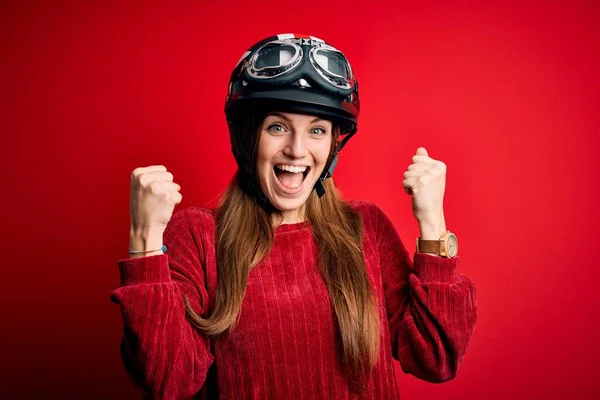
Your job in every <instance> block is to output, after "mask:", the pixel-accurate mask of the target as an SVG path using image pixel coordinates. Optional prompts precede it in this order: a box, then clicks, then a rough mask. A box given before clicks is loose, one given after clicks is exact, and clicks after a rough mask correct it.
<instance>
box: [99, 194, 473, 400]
mask: <svg viewBox="0 0 600 400" xmlns="http://www.w3.org/2000/svg"><path fill="white" fill-rule="evenodd" d="M351 205H352V207H353V208H355V209H356V210H358V211H359V212H360V213H361V215H362V217H363V231H364V240H363V254H364V257H365V262H366V268H367V274H368V277H369V279H370V281H371V283H372V284H373V286H374V288H375V291H376V294H377V298H378V300H379V311H380V317H381V344H382V345H381V350H380V355H379V362H378V364H377V366H376V368H375V369H374V371H373V373H372V375H371V378H370V380H369V383H368V388H367V390H366V392H365V393H364V394H363V396H362V397H358V396H356V395H355V394H353V393H352V391H351V390H350V388H349V386H348V384H347V382H346V378H345V375H344V374H343V372H342V369H341V366H340V361H339V354H338V353H339V349H338V345H337V343H339V339H338V334H337V332H336V328H335V321H334V317H335V314H334V313H333V308H332V306H331V303H330V300H329V295H328V292H327V288H326V286H325V283H324V281H323V280H322V278H321V276H320V274H319V272H318V267H317V265H318V264H317V257H318V252H317V250H318V249H317V244H316V242H315V240H314V238H313V236H312V226H311V225H310V223H308V222H300V223H295V224H285V225H280V226H279V227H277V228H276V229H275V239H274V245H273V248H272V250H271V252H270V254H269V256H268V258H266V259H265V260H263V261H262V262H261V263H260V264H259V265H257V266H256V267H255V268H254V269H252V270H251V271H250V273H249V276H248V286H247V291H246V295H245V297H244V300H243V303H242V311H241V315H240V320H239V323H238V325H237V327H236V328H235V329H233V330H232V331H229V332H227V333H225V334H223V335H221V336H218V337H217V338H213V339H208V338H206V337H204V336H203V335H201V334H200V333H198V331H197V330H195V329H194V328H193V327H192V326H191V324H190V323H189V321H188V320H187V319H186V316H185V308H184V303H183V301H182V296H181V295H182V294H185V295H187V297H188V298H189V299H190V301H191V304H192V306H193V308H194V310H195V311H196V312H197V313H199V314H200V315H202V316H204V317H207V315H206V312H205V310H206V309H207V308H208V306H209V304H213V301H214V290H215V288H216V286H217V268H216V261H215V220H214V210H213V209H208V208H199V207H188V208H185V209H182V210H180V211H178V212H176V213H174V215H173V216H172V218H171V221H170V222H169V224H168V225H167V228H166V230H165V232H164V235H163V241H164V244H165V245H166V246H167V251H166V253H165V254H159V255H153V256H146V257H140V258H125V259H121V260H119V261H118V267H119V270H120V277H121V286H120V287H119V288H117V289H115V290H114V291H113V292H112V293H111V300H112V301H113V302H115V303H117V304H119V305H120V308H121V312H122V316H123V321H124V336H123V340H122V343H121V356H122V358H123V362H124V365H125V366H126V368H127V370H128V372H129V374H130V376H131V377H132V378H133V379H134V382H136V384H137V385H139V386H141V387H142V388H144V390H145V392H146V393H147V394H146V395H147V396H150V397H152V398H157V399H184V398H191V397H193V396H196V397H197V398H200V396H201V395H203V394H206V393H207V391H208V392H210V393H212V395H211V396H213V397H211V398H216V397H217V396H218V398H219V399H226V400H229V399H286V400H296V399H357V398H363V399H378V400H383V399H399V398H400V394H399V390H398V385H397V381H396V376H395V373H394V366H393V359H396V360H399V362H400V366H401V368H402V370H403V371H404V372H405V373H410V374H413V375H414V376H416V377H418V378H420V379H423V380H426V381H429V382H444V381H447V380H450V379H452V378H454V377H455V375H456V373H457V370H458V367H459V365H460V363H461V361H462V357H463V355H464V354H465V351H466V349H467V345H468V343H469V341H470V339H471V336H472V334H473V330H474V326H475V323H476V320H477V299H476V291H475V287H474V285H473V283H472V282H471V281H470V280H469V279H468V278H467V277H466V276H465V275H462V274H459V273H458V272H457V267H458V264H459V257H455V258H453V259H448V258H442V257H436V256H433V255H429V254H426V253H420V252H416V251H415V254H414V264H413V262H412V261H411V259H410V257H409V253H408V251H407V250H406V248H405V246H404V245H403V243H402V241H401V240H400V237H399V235H398V233H397V231H396V230H395V228H394V226H393V225H392V223H391V221H390V220H389V219H388V217H387V216H386V215H385V214H384V213H383V212H382V210H381V209H380V208H379V207H378V206H376V205H375V204H373V203H371V202H367V201H358V200H354V201H352V202H351ZM209 368H210V370H209ZM204 383H206V385H204V387H202V386H203V384H204ZM201 388H202V389H203V390H202V392H201V393H200V392H199V391H200V389H201ZM217 393H218V394H217Z"/></svg>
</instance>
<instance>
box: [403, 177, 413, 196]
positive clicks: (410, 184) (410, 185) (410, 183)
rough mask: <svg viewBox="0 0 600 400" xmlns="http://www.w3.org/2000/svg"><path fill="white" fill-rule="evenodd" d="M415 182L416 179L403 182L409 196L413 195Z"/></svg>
mask: <svg viewBox="0 0 600 400" xmlns="http://www.w3.org/2000/svg"><path fill="white" fill-rule="evenodd" d="M415 182H416V181H415V178H414V177H409V178H406V179H404V180H403V181H402V187H403V188H404V191H405V192H406V193H407V194H412V188H413V186H414V184H415Z"/></svg>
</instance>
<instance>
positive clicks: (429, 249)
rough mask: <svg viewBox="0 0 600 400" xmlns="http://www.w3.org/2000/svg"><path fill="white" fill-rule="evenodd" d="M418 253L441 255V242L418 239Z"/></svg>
mask: <svg viewBox="0 0 600 400" xmlns="http://www.w3.org/2000/svg"><path fill="white" fill-rule="evenodd" d="M417 251H419V252H421V253H432V254H437V255H439V254H440V241H439V240H424V239H421V238H417Z"/></svg>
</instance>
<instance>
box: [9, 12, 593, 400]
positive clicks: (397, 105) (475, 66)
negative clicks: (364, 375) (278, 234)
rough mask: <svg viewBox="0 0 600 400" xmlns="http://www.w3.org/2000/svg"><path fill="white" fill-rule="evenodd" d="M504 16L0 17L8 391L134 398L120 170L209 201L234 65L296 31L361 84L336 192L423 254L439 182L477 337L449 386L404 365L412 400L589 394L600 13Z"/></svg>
mask: <svg viewBox="0 0 600 400" xmlns="http://www.w3.org/2000/svg"><path fill="white" fill-rule="evenodd" d="M57 3H58V2H57ZM215 3H217V4H215ZM417 3H418V4H417ZM494 3H498V4H494ZM499 3H500V2H493V3H492V2H490V3H488V4H483V3H481V2H476V1H470V2H461V3H459V2H446V3H441V2H438V3H427V4H425V3H421V2H392V1H389V2H386V3H382V2H376V1H368V2H364V3H356V4H354V3H353V4H351V5H349V4H347V3H339V2H323V1H319V2H313V3H307V2H304V3H301V2H260V3H256V2H248V1H235V2H234V1H221V2H210V4H208V5H205V4H200V3H177V4H176V5H175V4H174V3H172V4H170V5H169V6H167V5H160V6H159V5H150V4H147V3H144V4H142V2H136V3H122V2H116V1H115V2H102V3H100V2H98V3H91V2H73V3H66V2H61V4H60V5H58V4H49V3H48V4H45V3H38V4H33V3H32V2H14V3H12V4H9V3H3V4H2V5H1V6H0V7H1V8H0V77H1V80H0V84H1V87H0V93H1V95H2V104H1V108H0V113H1V114H0V115H1V125H0V131H1V132H2V146H1V148H2V149H3V151H2V153H3V157H2V162H3V164H4V166H3V168H2V176H3V179H2V186H3V190H2V193H3V194H2V202H3V204H4V205H3V207H2V210H3V217H2V229H1V231H2V236H3V238H2V243H3V247H4V248H3V256H2V275H1V276H2V278H1V282H2V290H1V291H0V293H1V294H0V296H1V298H0V300H1V304H2V309H1V310H0V315H1V316H2V330H1V332H2V333H1V335H2V337H1V353H0V359H1V363H0V365H1V367H0V368H2V371H1V388H0V397H1V398H21V397H23V398H25V397H37V396H42V395H44V394H48V395H52V396H51V397H53V398H99V399H100V398H112V399H131V398H138V395H137V390H136V389H134V387H133V386H132V384H131V383H130V382H129V381H128V379H127V376H126V374H125V371H124V369H123V367H122V366H121V364H120V360H119V351H118V349H119V339H120V335H121V329H122V322H121V319H120V313H119V309H118V306H117V305H115V304H113V303H111V302H110V301H109V293H110V291H111V290H112V289H114V288H116V287H117V286H118V270H117V260H118V259H120V258H124V257H125V256H126V252H127V246H128V233H129V203H128V198H129V176H130V173H131V171H132V170H133V169H134V168H135V167H137V166H147V165H151V164H164V165H166V166H167V168H168V169H169V171H171V172H173V174H174V176H175V181H176V182H178V183H179V184H181V186H182V192H181V193H182V194H183V195H184V197H183V202H182V204H180V205H179V206H178V209H180V208H184V207H189V206H205V205H207V204H209V205H211V206H214V204H215V199H216V198H217V197H218V196H219V194H220V192H221V190H222V189H223V188H224V187H225V185H226V184H227V182H228V181H229V179H230V178H231V176H232V174H233V172H234V168H235V162H234V159H233V156H232V155H231V153H230V148H229V139H228V134H227V130H226V124H225V118H224V113H223V102H224V97H225V93H226V88H227V81H228V77H229V74H230V72H231V69H232V68H233V66H234V65H235V63H236V62H237V61H238V59H239V57H240V56H241V54H242V53H243V52H244V51H245V50H246V49H247V47H249V46H250V45H251V44H252V43H254V42H255V41H256V40H258V39H261V38H263V37H266V36H270V35H273V34H277V33H288V32H296V33H308V34H312V35H314V36H317V37H320V38H322V39H325V40H327V41H328V42H330V43H332V44H333V45H334V46H336V47H338V48H340V49H341V50H342V51H344V52H345V54H346V55H347V57H348V58H349V59H350V62H351V63H352V65H353V68H354V70H355V72H356V74H357V76H358V78H359V81H360V85H361V86H360V87H361V100H362V101H361V102H362V114H361V119H360V128H359V131H358V133H357V135H356V136H355V137H354V138H352V140H351V141H350V142H349V143H348V145H347V146H346V148H345V149H344V151H343V152H342V156H341V159H340V163H339V164H338V168H337V170H336V173H335V179H336V182H337V184H338V186H339V187H340V189H341V190H342V193H343V194H344V196H345V197H346V198H348V199H352V198H361V199H367V200H371V201H374V202H376V203H377V204H379V205H380V207H382V209H383V210H384V211H385V212H386V213H387V214H388V215H389V216H390V218H392V220H393V221H394V223H395V225H396V227H397V229H398V231H399V233H400V236H401V237H402V238H403V241H404V243H405V245H406V246H407V247H409V248H414V241H415V237H416V236H417V235H418V225H417V223H416V220H415V219H414V217H413V215H412V210H411V198H410V196H408V195H406V194H405V193H404V191H403V190H402V186H401V181H402V172H403V171H404V170H405V169H406V167H407V166H408V165H409V164H410V163H411V157H412V156H413V155H414V153H415V151H416V149H417V147H418V146H424V147H426V148H427V150H428V151H429V155H430V156H431V157H433V158H435V159H439V160H442V161H444V162H445V163H446V164H447V166H448V172H447V186H446V194H445V202H444V205H445V207H444V209H445V215H446V222H447V227H448V229H450V230H452V231H453V232H455V233H456V234H457V236H458V238H459V254H460V256H461V260H462V261H461V265H460V270H461V272H462V273H464V274H466V275H468V276H469V277H470V278H471V279H472V280H473V281H474V283H475V284H476V286H477V289H478V299H479V320H478V324H477V327H476V329H475V334H474V337H473V339H472V342H471V345H470V347H469V349H468V352H467V354H466V356H465V358H464V363H463V365H462V366H461V368H460V370H459V373H458V376H457V377H456V379H454V380H453V381H450V382H447V383H444V384H439V385H436V384H431V383H427V382H423V381H419V380H417V379H416V378H414V377H413V376H411V375H405V374H403V373H402V372H401V370H400V368H399V366H398V380H399V384H400V390H401V393H402V395H403V398H404V399H407V400H408V399H413V400H416V399H419V400H423V399H461V400H465V399H506V398H512V399H566V398H570V399H592V398H599V397H598V396H600V388H599V386H598V381H599V379H600V373H599V367H598V365H599V363H598V357H599V356H600V351H599V346H598V344H597V338H598V332H597V330H596V328H597V327H598V324H597V321H596V318H597V317H598V312H597V307H598V303H599V301H598V292H599V291H600V287H599V285H598V280H599V278H600V273H599V272H598V271H599V270H600V265H599V260H600V259H599V258H598V255H597V251H598V248H599V247H600V246H599V245H598V239H597V232H598V226H599V225H600V224H599V222H600V218H599V213H598V195H599V190H598V181H599V180H598V174H599V173H600V168H599V167H600V163H599V162H598V150H599V140H598V139H597V135H598V134H599V131H600V130H599V122H600V118H599V117H598V110H599V106H600V99H599V93H600V91H599V89H600V87H599V78H598V71H599V68H600V60H599V56H598V54H599V52H598V50H599V49H600V43H599V42H600V40H599V39H600V37H599V36H600V35H599V33H598V21H599V17H600V13H599V7H598V6H597V4H595V2H563V1H553V2H549V1H544V2H537V3H523V2H519V3H518V5H517V4H508V3H503V4H502V5H500V4H499ZM18 393H19V394H18Z"/></svg>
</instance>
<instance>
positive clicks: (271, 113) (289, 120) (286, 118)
mask: <svg viewBox="0 0 600 400" xmlns="http://www.w3.org/2000/svg"><path fill="white" fill-rule="evenodd" d="M270 116H274V117H280V118H283V119H285V120H286V121H288V122H292V120H291V119H289V118H288V117H287V116H286V115H283V114H281V113H278V112H270V113H268V114H267V117H270ZM317 121H324V120H323V119H322V118H319V117H317V118H315V119H313V120H312V121H310V122H309V124H313V123H315V122H317Z"/></svg>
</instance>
